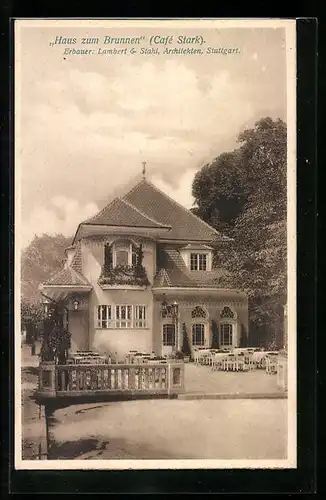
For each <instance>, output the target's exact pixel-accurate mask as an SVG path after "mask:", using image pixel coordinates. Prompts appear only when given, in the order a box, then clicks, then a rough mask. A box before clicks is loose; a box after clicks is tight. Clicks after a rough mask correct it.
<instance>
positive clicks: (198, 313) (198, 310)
mask: <svg viewBox="0 0 326 500" xmlns="http://www.w3.org/2000/svg"><path fill="white" fill-rule="evenodd" d="M207 316H208V315H207V312H206V311H205V309H203V308H202V307H200V306H196V307H195V308H194V309H193V310H192V311H191V318H192V319H196V318H204V319H207Z"/></svg>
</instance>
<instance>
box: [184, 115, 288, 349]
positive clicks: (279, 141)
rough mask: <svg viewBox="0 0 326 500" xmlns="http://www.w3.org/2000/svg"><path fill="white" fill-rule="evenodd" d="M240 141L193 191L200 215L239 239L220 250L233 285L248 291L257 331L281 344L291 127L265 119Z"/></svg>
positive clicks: (208, 168) (200, 175)
mask: <svg viewBox="0 0 326 500" xmlns="http://www.w3.org/2000/svg"><path fill="white" fill-rule="evenodd" d="M238 142H239V148H238V149H237V150H236V151H235V152H233V153H229V154H228V155H227V156H226V155H225V154H223V155H221V156H220V157H218V158H217V159H215V160H214V161H213V162H212V164H211V165H208V166H205V167H203V169H202V170H201V171H200V172H199V173H198V174H197V175H196V178H195V180H194V185H193V195H194V197H195V201H196V204H197V206H198V211H197V213H198V215H201V216H203V218H204V220H206V221H207V222H209V223H211V224H213V225H214V226H215V227H217V228H218V229H221V228H223V226H224V227H225V228H227V233H228V235H229V236H231V237H232V238H233V243H232V244H229V245H228V248H227V249H226V251H225V249H224V250H223V249H221V250H220V253H221V254H222V258H223V261H224V265H225V267H226V268H227V269H228V270H229V271H231V273H230V277H229V283H228V284H229V285H230V286H234V287H238V288H241V289H242V290H244V291H246V292H247V293H248V296H249V304H250V317H251V320H252V322H253V323H252V325H251V333H253V332H255V331H258V333H259V336H260V339H262V338H263V337H264V339H265V340H266V341H268V342H270V343H271V342H275V341H276V342H277V341H278V340H279V332H280V330H281V329H282V326H283V321H282V320H283V318H282V305H283V304H284V303H285V302H286V277H287V275H286V200H287V193H286V151H287V148H286V125H285V123H284V122H283V121H281V120H275V121H274V120H272V119H271V118H263V119H261V120H259V121H258V122H257V123H255V125H254V127H253V128H251V129H248V130H245V131H244V132H243V133H241V134H240V135H239V138H238ZM226 158H227V159H228V160H230V162H229V164H227V163H226V161H225V160H226ZM228 169H229V175H227V174H225V170H228ZM206 182H209V183H210V185H209V186H208V187H207V191H205V188H204V184H205V183H206ZM211 184H214V185H213V186H212V185H211ZM209 193H212V195H211V196H209ZM226 193H227V196H225V194H226ZM223 203H224V204H225V209H224V210H223V208H222V205H223ZM214 210H215V212H214ZM216 210H217V211H216ZM214 213H215V217H214V215H212V214H214ZM216 213H217V217H216ZM230 214H232V215H230ZM249 334H250V332H249Z"/></svg>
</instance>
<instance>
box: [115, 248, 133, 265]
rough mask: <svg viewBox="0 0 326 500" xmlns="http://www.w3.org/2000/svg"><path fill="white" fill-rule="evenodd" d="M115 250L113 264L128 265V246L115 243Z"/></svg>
mask: <svg viewBox="0 0 326 500" xmlns="http://www.w3.org/2000/svg"><path fill="white" fill-rule="evenodd" d="M114 250H115V265H116V266H128V264H129V252H130V248H129V246H127V245H125V244H117V245H115V246H114Z"/></svg>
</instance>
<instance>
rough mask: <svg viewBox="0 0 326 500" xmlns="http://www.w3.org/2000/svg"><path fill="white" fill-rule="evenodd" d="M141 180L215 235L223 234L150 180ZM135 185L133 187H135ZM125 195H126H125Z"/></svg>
mask: <svg viewBox="0 0 326 500" xmlns="http://www.w3.org/2000/svg"><path fill="white" fill-rule="evenodd" d="M141 182H145V183H147V184H149V185H150V186H151V187H152V188H153V189H155V190H156V191H157V192H158V193H160V194H162V195H163V196H166V198H168V199H169V200H170V201H171V202H172V203H174V204H175V205H177V206H178V207H179V208H181V209H182V210H183V211H184V212H187V213H188V214H191V215H192V216H193V217H194V218H195V219H197V220H198V221H199V222H201V223H202V224H204V225H205V226H207V227H208V228H209V229H210V230H211V231H213V232H214V233H216V234H217V235H219V236H222V237H223V236H224V235H223V234H222V233H220V232H219V231H217V230H216V229H214V228H213V227H212V226H210V225H209V224H208V223H207V222H205V221H203V219H201V218H200V217H198V216H197V215H195V214H194V213H192V212H191V210H189V209H188V208H186V207H184V206H183V205H181V203H179V202H178V201H176V200H174V199H173V198H171V197H170V196H169V195H168V194H166V193H164V192H163V191H161V189H159V188H158V187H156V186H155V184H153V183H152V182H150V181H148V180H147V179H143V181H141ZM141 182H139V183H138V184H137V186H138V185H139V184H140V183H141ZM137 186H135V188H136V187H137ZM135 188H133V189H132V190H131V191H129V193H127V194H130V193H131V192H132V191H133V190H134V189H135ZM126 196H127V195H126Z"/></svg>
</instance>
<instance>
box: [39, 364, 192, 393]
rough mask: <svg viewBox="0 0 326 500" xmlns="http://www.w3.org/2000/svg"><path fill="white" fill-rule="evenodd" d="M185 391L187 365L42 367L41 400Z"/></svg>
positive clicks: (52, 365) (40, 376)
mask: <svg viewBox="0 0 326 500" xmlns="http://www.w3.org/2000/svg"><path fill="white" fill-rule="evenodd" d="M183 391H184V364H183V363H173V362H168V363H164V364H161V363H159V362H157V363H153V362H152V363H151V364H141V365H135V364H102V365H99V364H92V365H89V364H88V365H82V364H79V365H75V364H74V365H55V364H51V363H41V364H40V369H39V390H38V396H39V397H41V398H56V397H64V396H68V397H71V396H89V395H94V396H96V395H110V394H111V395H115V396H116V395H123V394H130V395H137V394H142V395H144V394H148V395H157V394H162V395H173V394H178V393H180V392H183Z"/></svg>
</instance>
